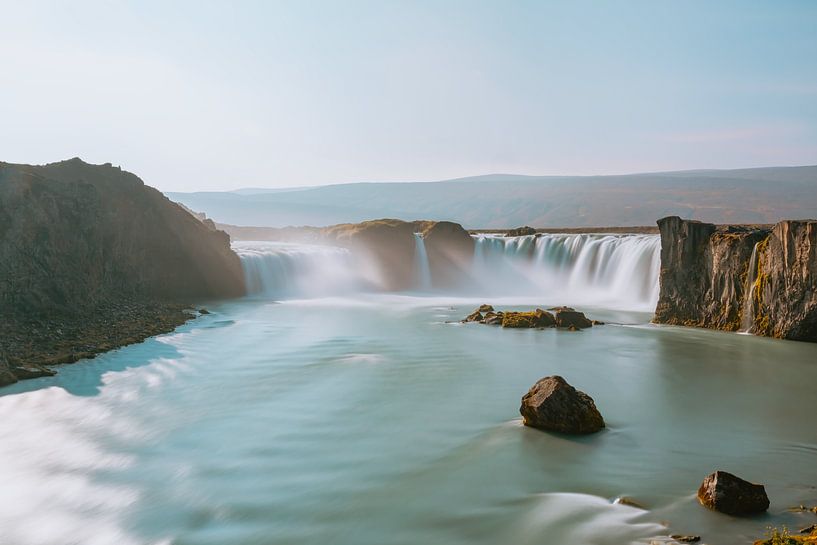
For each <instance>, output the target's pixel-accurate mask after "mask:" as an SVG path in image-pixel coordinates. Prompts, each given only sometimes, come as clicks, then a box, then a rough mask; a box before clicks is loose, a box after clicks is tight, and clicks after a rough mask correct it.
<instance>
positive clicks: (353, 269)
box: [233, 241, 367, 298]
mask: <svg viewBox="0 0 817 545" xmlns="http://www.w3.org/2000/svg"><path fill="white" fill-rule="evenodd" d="M233 249H234V250H235V252H236V253H237V254H238V256H239V257H240V258H241V266H242V267H243V269H244V280H245V282H246V285H247V292H248V293H249V294H251V295H264V296H269V297H274V298H292V297H320V296H327V295H343V294H348V293H354V292H356V291H361V290H364V289H366V288H367V280H366V276H365V274H363V273H362V271H361V268H360V267H359V266H358V265H359V264H358V263H357V262H356V261H355V260H354V258H353V256H352V255H351V253H350V252H349V251H348V250H346V249H345V248H337V247H333V246H316V245H306V244H289V243H282V242H244V241H241V242H235V243H233Z"/></svg>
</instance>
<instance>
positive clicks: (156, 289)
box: [0, 159, 244, 383]
mask: <svg viewBox="0 0 817 545" xmlns="http://www.w3.org/2000/svg"><path fill="white" fill-rule="evenodd" d="M243 293H244V280H243V273H242V270H241V263H240V261H239V258H238V256H236V255H235V253H233V251H232V250H231V249H230V240H229V236H228V235H227V234H226V233H224V232H222V231H218V230H215V229H214V228H212V227H211V226H208V225H207V224H205V223H202V222H201V221H199V220H198V219H196V218H195V217H194V216H192V215H191V214H189V213H188V212H187V211H185V210H184V209H182V208H181V207H180V206H179V205H177V204H176V203H173V202H172V201H170V200H169V199H168V198H167V197H165V196H164V195H162V194H161V193H160V192H159V191H157V190H155V189H153V188H151V187H148V186H146V185H145V184H144V183H143V182H142V180H140V179H139V178H138V177H137V176H135V175H134V174H131V173H129V172H125V171H123V170H121V169H119V168H117V167H113V166H111V165H109V164H106V165H90V164H88V163H85V162H83V161H82V160H80V159H71V160H69V161H62V162H59V163H52V164H48V165H42V166H32V165H17V164H9V163H2V162H0V321H1V322H2V330H1V331H0V383H2V382H6V383H7V382H12V381H13V378H28V375H31V374H35V375H36V374H37V371H36V366H38V365H48V364H51V363H60V362H68V361H74V360H75V359H77V358H78V357H84V356H87V355H90V354H93V353H95V352H99V351H103V350H105V349H110V348H112V347H114V346H117V345H121V344H126V343H127V342H128V341H130V342H133V341H134V340H141V338H144V336H149V335H143V333H144V334H148V333H149V334H156V333H158V332H160V331H161V330H168V329H172V328H173V327H175V325H178V323H181V322H183V321H184V320H185V319H186V318H184V317H183V316H182V315H181V307H182V306H184V305H189V304H190V303H191V302H192V301H195V300H199V299H207V298H220V297H231V296H238V295H242V294H243ZM94 323H99V330H97V331H89V330H88V327H92V324H94ZM88 324H91V325H88ZM139 324H141V326H140V325H139ZM104 330H107V332H106V331H104ZM117 330H121V333H122V335H119V336H117ZM72 332H73V333H72ZM83 336H85V337H86V338H85V339H83V338H82V337H83ZM26 368H27V369H29V371H25V369H26ZM3 377H5V378H3Z"/></svg>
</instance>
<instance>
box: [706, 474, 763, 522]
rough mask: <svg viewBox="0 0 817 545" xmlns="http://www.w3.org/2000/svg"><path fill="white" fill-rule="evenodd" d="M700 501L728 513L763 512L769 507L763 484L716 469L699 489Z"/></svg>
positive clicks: (711, 507) (747, 513)
mask: <svg viewBox="0 0 817 545" xmlns="http://www.w3.org/2000/svg"><path fill="white" fill-rule="evenodd" d="M698 501H700V502H701V505H704V506H706V507H708V508H710V509H713V510H715V511H720V512H721V513H726V514H728V515H750V514H754V513H762V512H763V511H765V510H766V509H768V508H769V498H768V496H766V489H765V488H764V487H763V485H761V484H753V483H750V482H748V481H744V480H743V479H741V478H740V477H736V476H734V475H732V474H731V473H727V472H726V471H716V472H715V473H712V474H711V475H709V476H707V477H706V479H704V482H703V483H702V484H701V487H700V488H699V489H698Z"/></svg>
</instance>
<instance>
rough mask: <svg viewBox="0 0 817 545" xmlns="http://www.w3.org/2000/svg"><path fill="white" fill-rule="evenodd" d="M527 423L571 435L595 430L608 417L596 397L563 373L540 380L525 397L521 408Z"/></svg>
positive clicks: (600, 426) (601, 426)
mask: <svg viewBox="0 0 817 545" xmlns="http://www.w3.org/2000/svg"><path fill="white" fill-rule="evenodd" d="M519 412H520V413H521V414H522V418H523V421H524V423H525V425H526V426H531V427H533V428H539V429H542V430H548V431H555V432H560V433H570V434H586V433H594V432H597V431H599V430H601V429H602V428H604V419H603V418H602V416H601V413H599V411H598V409H597V408H596V404H595V403H594V402H593V398H591V397H590V396H589V395H587V394H585V393H584V392H580V391H579V390H576V389H575V388H574V387H573V386H571V385H570V384H568V383H567V381H566V380H565V379H563V378H562V377H560V376H552V377H545V378H543V379H540V380H539V381H538V382H537V383H536V384H534V385H533V387H532V388H531V389H530V390H529V391H528V393H527V394H525V396H524V397H523V398H522V406H521V407H520V408H519Z"/></svg>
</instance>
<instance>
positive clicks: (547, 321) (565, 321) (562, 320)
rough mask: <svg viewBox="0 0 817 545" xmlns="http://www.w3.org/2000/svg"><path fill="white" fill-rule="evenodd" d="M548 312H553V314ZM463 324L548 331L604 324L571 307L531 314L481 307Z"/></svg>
mask: <svg viewBox="0 0 817 545" xmlns="http://www.w3.org/2000/svg"><path fill="white" fill-rule="evenodd" d="M548 311H553V314H551V313H550V312H548ZM462 321H463V323H468V322H476V323H480V324H485V325H498V326H502V327H510V328H516V329H519V328H526V329H546V328H549V327H561V328H566V329H570V330H571V331H576V330H579V329H586V328H588V327H593V326H594V325H602V324H603V323H604V322H599V321H597V320H590V319H588V318H587V316H585V315H584V313H583V312H579V311H577V310H576V309H574V308H571V307H553V308H549V309H548V310H542V309H541V308H537V309H536V310H533V311H529V312H517V311H510V310H508V311H501V310H500V311H496V310H494V307H492V306H491V305H480V307H479V308H478V309H476V310H475V311H474V312H472V313H471V314H469V315H468V316H466V317H465V319H463V320H462Z"/></svg>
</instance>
